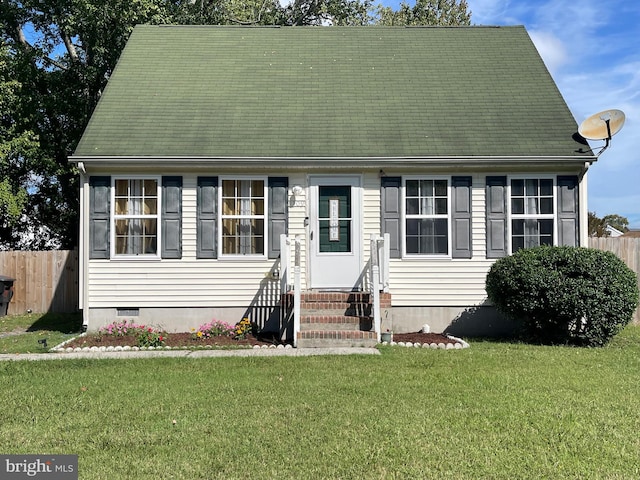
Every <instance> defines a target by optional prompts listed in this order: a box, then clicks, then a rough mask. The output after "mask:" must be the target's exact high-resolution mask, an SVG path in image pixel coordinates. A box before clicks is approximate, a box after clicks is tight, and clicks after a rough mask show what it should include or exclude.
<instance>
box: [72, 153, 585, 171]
mask: <svg viewBox="0 0 640 480" xmlns="http://www.w3.org/2000/svg"><path fill="white" fill-rule="evenodd" d="M597 159H598V157H597V156H587V155H575V156H537V155H531V156H451V157H176V156H167V157H160V156H83V155H76V156H73V157H71V158H70V159H69V161H70V162H72V163H76V164H80V163H83V164H84V165H86V166H100V167H116V168H122V167H129V168H132V167H136V168H144V169H149V168H158V167H176V166H180V167H184V166H187V165H188V166H189V167H212V166H216V167H223V168H239V167H241V168H243V169H246V168H259V169H278V168H288V169H291V168H295V169H299V170H310V169H311V170H316V169H320V168H331V169H342V170H348V169H349V170H352V169H353V168H382V167H390V166H402V167H427V166H429V167H438V166H442V167H445V166H448V167H451V166H454V165H455V166H457V167H459V166H461V165H465V166H470V167H471V166H477V167H486V166H494V167H497V166H509V165H513V166H517V165H529V166H531V165H532V164H533V165H535V166H538V167H542V166H550V165H552V166H556V167H558V166H572V165H584V164H585V163H587V164H592V163H594V162H596V161H597Z"/></svg>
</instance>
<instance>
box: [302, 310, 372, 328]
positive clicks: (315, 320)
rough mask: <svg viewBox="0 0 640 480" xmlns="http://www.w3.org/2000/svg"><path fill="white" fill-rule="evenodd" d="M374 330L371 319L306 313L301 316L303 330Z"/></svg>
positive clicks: (324, 313)
mask: <svg viewBox="0 0 640 480" xmlns="http://www.w3.org/2000/svg"><path fill="white" fill-rule="evenodd" d="M371 328H373V319H372V318H371V317H355V316H345V315H331V314H328V315H327V314H326V312H323V313H322V314H321V315H317V314H310V313H309V312H305V314H304V315H300V329H301V330H318V331H326V330H354V331H360V330H361V331H369V330H371Z"/></svg>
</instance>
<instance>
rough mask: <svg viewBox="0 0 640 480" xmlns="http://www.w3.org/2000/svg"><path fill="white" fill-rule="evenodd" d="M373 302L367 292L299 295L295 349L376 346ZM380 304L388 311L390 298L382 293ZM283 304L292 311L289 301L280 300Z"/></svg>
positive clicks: (302, 293)
mask: <svg viewBox="0 0 640 480" xmlns="http://www.w3.org/2000/svg"><path fill="white" fill-rule="evenodd" d="M372 301H373V298H372V295H371V294H370V293H368V292H301V294H300V332H299V333H298V338H297V346H298V347H301V348H313V347H362V346H366V347H371V346H375V345H376V344H377V334H376V333H375V332H373V331H372V330H373V317H372V314H373V312H372V305H371V302H372ZM380 303H381V307H382V308H388V307H390V306H391V295H390V294H388V293H381V294H380ZM283 304H286V305H288V306H289V307H291V306H292V303H291V299H290V298H283Z"/></svg>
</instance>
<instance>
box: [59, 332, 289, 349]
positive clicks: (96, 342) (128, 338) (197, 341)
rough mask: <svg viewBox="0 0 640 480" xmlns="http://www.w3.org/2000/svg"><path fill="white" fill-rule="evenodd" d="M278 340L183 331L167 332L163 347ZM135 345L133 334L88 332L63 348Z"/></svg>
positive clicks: (239, 343) (234, 344)
mask: <svg viewBox="0 0 640 480" xmlns="http://www.w3.org/2000/svg"><path fill="white" fill-rule="evenodd" d="M278 343H279V342H278V341H277V340H276V339H274V338H273V337H269V336H258V337H254V336H253V335H249V336H247V337H246V338H243V339H237V340H236V339H234V338H231V337H225V336H220V337H210V338H194V337H193V335H192V334H191V333H189V332H185V333H168V334H167V336H166V338H165V341H164V346H165V347H172V348H173V347H204V346H207V345H211V346H214V347H237V346H253V345H274V344H275V345H277V344H278ZM135 345H137V341H136V337H135V336H133V335H125V336H122V337H117V336H110V335H103V336H101V337H100V336H98V335H95V334H88V335H85V336H82V337H78V338H76V339H74V340H72V341H71V342H69V343H67V344H65V346H64V347H65V348H67V347H70V348H76V347H79V348H83V347H117V346H121V347H125V346H130V347H133V346H135Z"/></svg>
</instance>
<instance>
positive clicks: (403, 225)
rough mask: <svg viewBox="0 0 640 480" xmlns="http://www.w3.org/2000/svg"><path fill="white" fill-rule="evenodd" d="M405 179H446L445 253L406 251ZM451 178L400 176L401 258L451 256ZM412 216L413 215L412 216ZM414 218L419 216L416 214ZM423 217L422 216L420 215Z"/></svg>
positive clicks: (447, 258) (436, 258)
mask: <svg viewBox="0 0 640 480" xmlns="http://www.w3.org/2000/svg"><path fill="white" fill-rule="evenodd" d="M407 180H446V181H447V254H446V255H442V254H434V253H430V254H417V253H407V237H406V234H407V228H406V225H407V212H406V209H407V190H406V188H407ZM451 184H452V180H451V176H450V175H407V176H404V175H403V176H402V187H401V192H402V193H401V200H400V201H401V205H400V212H401V225H400V238H401V239H402V258H408V259H430V260H450V259H451V258H452V255H451V249H452V238H451V235H452V230H451V194H452V187H451ZM412 218H413V217H412ZM415 218H419V217H418V216H416V217H415ZM421 218H424V217H421ZM430 218H444V215H433V216H431V217H430Z"/></svg>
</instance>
